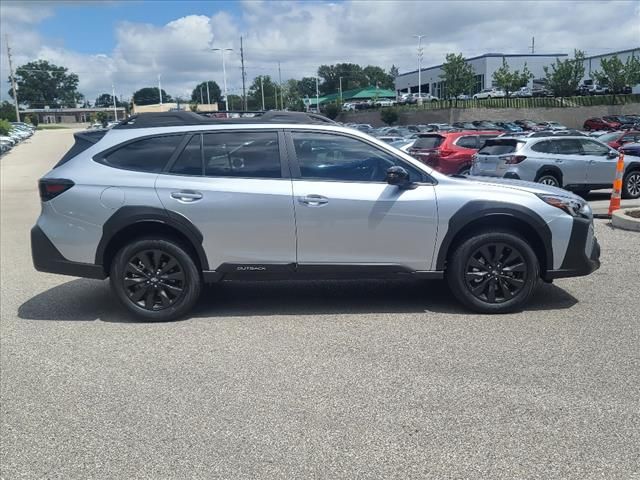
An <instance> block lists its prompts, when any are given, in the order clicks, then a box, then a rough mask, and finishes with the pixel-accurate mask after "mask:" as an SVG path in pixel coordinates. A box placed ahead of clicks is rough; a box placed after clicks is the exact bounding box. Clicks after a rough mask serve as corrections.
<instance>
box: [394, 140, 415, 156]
mask: <svg viewBox="0 0 640 480" xmlns="http://www.w3.org/2000/svg"><path fill="white" fill-rule="evenodd" d="M415 141H416V139H415V138H403V139H402V140H397V141H395V142H391V143H389V145H391V146H392V147H395V148H397V149H399V150H401V151H403V152H405V153H407V151H408V150H409V149H410V148H411V147H412V146H413V144H414V143H415Z"/></svg>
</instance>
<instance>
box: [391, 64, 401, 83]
mask: <svg viewBox="0 0 640 480" xmlns="http://www.w3.org/2000/svg"><path fill="white" fill-rule="evenodd" d="M389 75H390V76H391V78H392V79H393V80H395V79H396V78H397V77H398V75H400V70H398V67H396V66H395V65H391V68H390V69H389Z"/></svg>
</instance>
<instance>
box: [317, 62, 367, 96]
mask: <svg viewBox="0 0 640 480" xmlns="http://www.w3.org/2000/svg"><path fill="white" fill-rule="evenodd" d="M318 77H320V78H321V79H322V82H321V83H320V87H319V90H320V95H328V94H331V93H335V92H337V91H338V90H339V88H340V77H342V89H343V90H347V89H349V88H361V87H366V86H368V85H369V83H368V80H367V77H366V75H365V74H364V71H363V69H362V67H361V66H360V65H356V64H355V63H338V64H336V65H321V66H320V68H318ZM345 82H346V83H345ZM347 85H348V86H347ZM314 87H315V86H314ZM313 95H315V88H314V92H313ZM309 96H311V95H309Z"/></svg>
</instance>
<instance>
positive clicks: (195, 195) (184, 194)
mask: <svg viewBox="0 0 640 480" xmlns="http://www.w3.org/2000/svg"><path fill="white" fill-rule="evenodd" d="M171 198H175V199H176V200H178V201H179V202H185V203H191V202H197V201H198V200H200V199H202V193H200V192H194V191H193V190H181V191H179V192H172V193H171Z"/></svg>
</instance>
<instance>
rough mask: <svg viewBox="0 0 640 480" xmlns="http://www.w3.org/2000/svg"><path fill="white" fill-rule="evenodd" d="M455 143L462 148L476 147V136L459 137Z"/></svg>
mask: <svg viewBox="0 0 640 480" xmlns="http://www.w3.org/2000/svg"><path fill="white" fill-rule="evenodd" d="M456 145H457V146H459V147H462V148H478V138H477V137H476V136H466V137H460V138H459V139H458V141H457V142H456Z"/></svg>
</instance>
